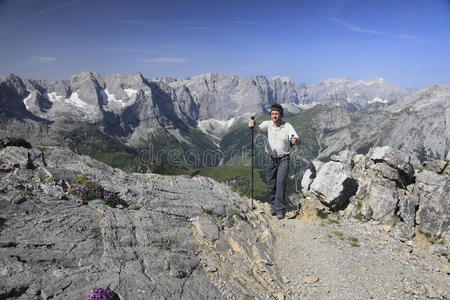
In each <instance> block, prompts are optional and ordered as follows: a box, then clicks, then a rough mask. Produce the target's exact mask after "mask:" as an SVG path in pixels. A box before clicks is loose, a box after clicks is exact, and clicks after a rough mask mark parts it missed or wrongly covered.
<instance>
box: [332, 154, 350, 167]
mask: <svg viewBox="0 0 450 300" xmlns="http://www.w3.org/2000/svg"><path fill="white" fill-rule="evenodd" d="M355 155H356V152H355V151H352V150H343V151H341V152H339V153H338V154H335V155H332V156H331V160H332V161H337V162H341V163H343V164H345V165H346V166H348V167H349V168H351V163H352V160H353V157H354V156H355Z"/></svg>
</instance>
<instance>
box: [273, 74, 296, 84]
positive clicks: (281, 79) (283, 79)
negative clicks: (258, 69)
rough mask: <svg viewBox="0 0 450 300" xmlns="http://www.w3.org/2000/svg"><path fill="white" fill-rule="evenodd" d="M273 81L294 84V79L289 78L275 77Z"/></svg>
mask: <svg viewBox="0 0 450 300" xmlns="http://www.w3.org/2000/svg"><path fill="white" fill-rule="evenodd" d="M272 80H278V81H282V82H287V83H292V78H291V77H289V76H274V77H272Z"/></svg>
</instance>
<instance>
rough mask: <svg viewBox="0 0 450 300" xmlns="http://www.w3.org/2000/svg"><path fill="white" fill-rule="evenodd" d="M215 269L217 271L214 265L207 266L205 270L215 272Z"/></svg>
mask: <svg viewBox="0 0 450 300" xmlns="http://www.w3.org/2000/svg"><path fill="white" fill-rule="evenodd" d="M217 271H218V269H217V268H216V267H214V266H209V267H207V268H206V272H210V273H214V272H217Z"/></svg>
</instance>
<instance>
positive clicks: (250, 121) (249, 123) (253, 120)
mask: <svg viewBox="0 0 450 300" xmlns="http://www.w3.org/2000/svg"><path fill="white" fill-rule="evenodd" d="M255 125H256V121H255V119H250V120H248V127H249V128H253V127H255Z"/></svg>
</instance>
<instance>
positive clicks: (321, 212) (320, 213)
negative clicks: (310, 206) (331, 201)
mask: <svg viewBox="0 0 450 300" xmlns="http://www.w3.org/2000/svg"><path fill="white" fill-rule="evenodd" d="M329 214H330V213H329V212H326V211H324V210H321V209H319V210H317V211H316V215H317V216H318V217H319V218H321V219H327V218H328V215H329Z"/></svg>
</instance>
